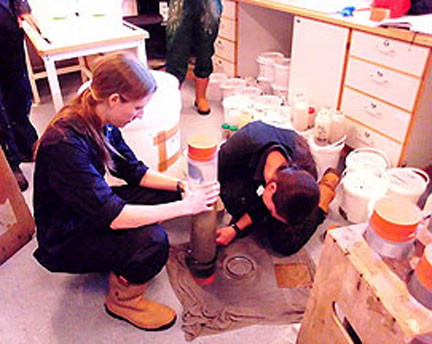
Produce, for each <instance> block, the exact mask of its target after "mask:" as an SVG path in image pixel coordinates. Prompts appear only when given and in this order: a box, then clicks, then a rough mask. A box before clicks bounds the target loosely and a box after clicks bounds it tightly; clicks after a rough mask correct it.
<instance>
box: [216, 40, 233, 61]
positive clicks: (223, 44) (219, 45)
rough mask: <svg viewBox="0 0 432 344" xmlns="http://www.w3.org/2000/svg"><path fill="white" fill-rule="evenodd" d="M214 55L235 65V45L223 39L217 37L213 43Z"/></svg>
mask: <svg viewBox="0 0 432 344" xmlns="http://www.w3.org/2000/svg"><path fill="white" fill-rule="evenodd" d="M215 51H216V55H219V56H222V57H224V58H225V59H226V60H228V61H231V62H232V63H235V44H234V43H233V42H230V41H227V40H226V39H224V38H221V37H218V38H216V42H215Z"/></svg>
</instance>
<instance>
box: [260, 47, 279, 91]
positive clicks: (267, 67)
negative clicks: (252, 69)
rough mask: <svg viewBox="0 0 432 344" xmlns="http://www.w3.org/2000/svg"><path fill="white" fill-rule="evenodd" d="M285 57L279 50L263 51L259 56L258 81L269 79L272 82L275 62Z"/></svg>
mask: <svg viewBox="0 0 432 344" xmlns="http://www.w3.org/2000/svg"><path fill="white" fill-rule="evenodd" d="M283 59H284V55H283V54H282V53H280V52H277V51H269V52H266V53H262V54H260V55H259V56H258V58H257V60H256V61H257V63H258V67H259V75H258V78H257V80H258V81H267V82H269V83H272V82H273V80H274V71H275V62H277V61H281V60H283Z"/></svg>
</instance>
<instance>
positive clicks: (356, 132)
mask: <svg viewBox="0 0 432 344" xmlns="http://www.w3.org/2000/svg"><path fill="white" fill-rule="evenodd" d="M346 128H347V141H346V143H347V145H348V146H350V147H352V148H361V147H372V148H377V149H380V150H382V151H383V152H384V153H385V154H386V155H387V156H388V158H389V159H390V162H391V164H392V166H397V164H398V162H399V157H400V154H401V152H402V145H401V144H398V143H396V142H395V141H392V140H389V139H388V138H386V137H384V136H382V135H380V134H378V133H376V132H375V131H372V130H370V129H368V128H366V127H363V126H362V125H360V124H358V123H355V122H353V121H351V120H349V119H348V120H347V121H346Z"/></svg>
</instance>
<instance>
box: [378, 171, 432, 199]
mask: <svg viewBox="0 0 432 344" xmlns="http://www.w3.org/2000/svg"><path fill="white" fill-rule="evenodd" d="M383 178H384V179H385V180H386V181H387V182H388V185H389V188H388V190H387V195H388V196H395V197H400V198H404V199H407V200H409V201H411V202H412V203H417V202H418V200H419V199H420V197H421V195H423V193H424V192H425V191H426V188H427V185H428V184H429V181H430V178H429V176H428V174H427V173H426V172H424V171H422V170H420V169H418V168H412V167H397V168H391V169H388V170H387V171H385V172H384V175H383Z"/></svg>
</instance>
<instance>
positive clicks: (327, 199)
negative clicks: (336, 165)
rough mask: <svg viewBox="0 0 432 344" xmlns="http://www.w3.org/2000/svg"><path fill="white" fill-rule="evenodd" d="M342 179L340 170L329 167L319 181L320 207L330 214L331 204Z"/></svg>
mask: <svg viewBox="0 0 432 344" xmlns="http://www.w3.org/2000/svg"><path fill="white" fill-rule="evenodd" d="M339 181H340V175H339V172H338V171H337V170H336V169H333V168H329V169H327V171H326V172H325V173H324V175H323V176H322V178H321V180H320V181H319V183H318V186H319V189H320V200H319V207H320V208H321V209H322V210H323V211H324V212H325V213H326V214H328V210H329V205H330V203H331V201H333V199H334V197H335V190H336V187H337V185H338V184H339Z"/></svg>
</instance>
